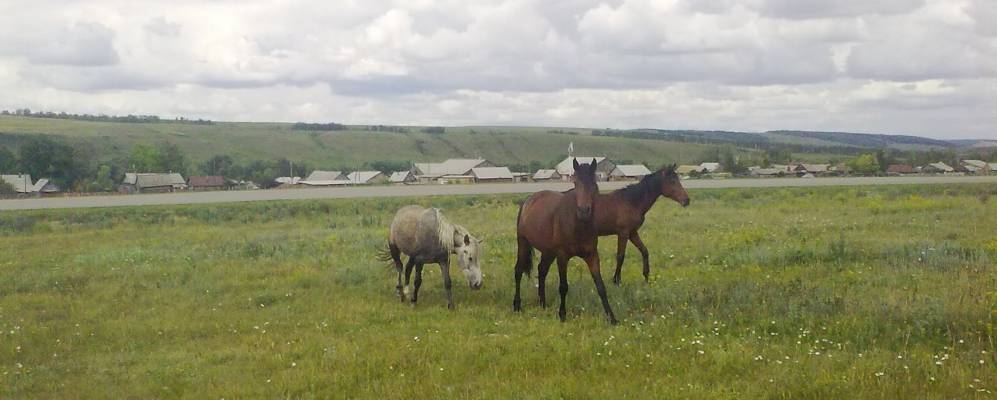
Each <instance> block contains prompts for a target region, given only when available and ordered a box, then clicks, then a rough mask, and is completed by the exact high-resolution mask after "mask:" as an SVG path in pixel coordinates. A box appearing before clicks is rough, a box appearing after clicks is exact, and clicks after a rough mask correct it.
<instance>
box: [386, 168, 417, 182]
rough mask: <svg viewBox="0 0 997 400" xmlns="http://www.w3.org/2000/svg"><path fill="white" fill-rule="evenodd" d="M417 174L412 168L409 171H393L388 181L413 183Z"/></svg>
mask: <svg viewBox="0 0 997 400" xmlns="http://www.w3.org/2000/svg"><path fill="white" fill-rule="evenodd" d="M416 181H417V179H416V178H415V174H413V173H412V171H411V170H408V171H395V172H392V173H391V176H390V177H388V182H391V183H412V182H416Z"/></svg>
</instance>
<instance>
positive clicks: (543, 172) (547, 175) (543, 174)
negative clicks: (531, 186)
mask: <svg viewBox="0 0 997 400" xmlns="http://www.w3.org/2000/svg"><path fill="white" fill-rule="evenodd" d="M560 175H561V174H558V173H557V170H556V169H538V170H537V173H535V174H533V179H554V178H556V177H560Z"/></svg>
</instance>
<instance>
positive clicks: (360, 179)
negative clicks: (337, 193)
mask: <svg viewBox="0 0 997 400" xmlns="http://www.w3.org/2000/svg"><path fill="white" fill-rule="evenodd" d="M378 175H383V174H382V173H381V171H353V172H350V173H349V174H347V175H346V180H348V181H350V182H351V183H367V182H370V180H371V179H374V178H376V177H377V176H378Z"/></svg>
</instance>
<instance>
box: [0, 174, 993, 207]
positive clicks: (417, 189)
mask: <svg viewBox="0 0 997 400" xmlns="http://www.w3.org/2000/svg"><path fill="white" fill-rule="evenodd" d="M630 183H631V182H600V183H599V187H600V188H601V189H602V190H603V191H607V190H615V189H618V188H621V187H623V186H626V185H628V184H630ZM938 183H994V184H997V176H910V177H856V178H809V179H807V178H770V179H716V180H708V179H707V180H688V181H684V182H683V183H682V184H683V186H685V187H686V188H688V189H700V188H751V187H798V186H857V185H903V184H938ZM569 188H571V184H570V183H563V182H557V183H491V184H489V183H485V184H474V185H408V186H369V187H336V188H310V189H285V190H252V191H218V192H180V193H157V194H137V195H114V196H89V197H52V198H31V199H12V200H0V210H34V209H51V208H86V207H121V206H145V205H159V204H200V203H229V202H239V201H261V200H300V199H335V198H360V197H399V196H437V195H470V194H502V193H532V192H536V191H539V190H544V189H550V190H567V189H569Z"/></svg>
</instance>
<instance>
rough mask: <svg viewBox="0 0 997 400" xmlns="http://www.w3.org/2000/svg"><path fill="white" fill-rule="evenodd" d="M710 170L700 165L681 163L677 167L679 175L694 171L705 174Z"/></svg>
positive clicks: (676, 171)
mask: <svg viewBox="0 0 997 400" xmlns="http://www.w3.org/2000/svg"><path fill="white" fill-rule="evenodd" d="M707 172H708V170H707V169H706V168H704V167H702V166H700V165H679V166H678V167H675V173H677V174H679V175H689V174H692V173H697V174H705V173H707Z"/></svg>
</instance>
